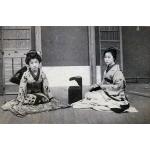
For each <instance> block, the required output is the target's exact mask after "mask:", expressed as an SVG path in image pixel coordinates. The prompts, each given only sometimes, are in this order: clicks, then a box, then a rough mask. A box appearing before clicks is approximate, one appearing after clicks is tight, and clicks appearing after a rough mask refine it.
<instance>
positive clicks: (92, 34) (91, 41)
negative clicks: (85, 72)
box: [88, 26, 96, 84]
mask: <svg viewBox="0 0 150 150" xmlns="http://www.w3.org/2000/svg"><path fill="white" fill-rule="evenodd" d="M88 34H89V61H90V82H91V84H95V83H96V52H95V27H94V26H89V27H88Z"/></svg>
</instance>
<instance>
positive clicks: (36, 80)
mask: <svg viewBox="0 0 150 150" xmlns="http://www.w3.org/2000/svg"><path fill="white" fill-rule="evenodd" d="M65 107H68V105H66V106H65V105H63V104H61V103H60V101H59V100H56V99H55V98H54V97H53V96H52V94H51V91H50V88H49V84H48V80H47V77H46V75H45V73H44V72H43V71H42V70H41V69H39V70H38V73H37V75H34V74H33V72H32V71H31V69H30V68H28V69H27V71H26V72H24V74H23V76H22V78H21V81H20V86H19V92H18V96H17V98H16V99H14V100H11V101H9V102H7V103H6V104H4V105H3V106H2V109H3V110H10V111H11V112H13V113H14V114H16V115H18V116H24V115H26V114H29V113H36V112H42V111H48V110H54V109H58V108H65Z"/></svg>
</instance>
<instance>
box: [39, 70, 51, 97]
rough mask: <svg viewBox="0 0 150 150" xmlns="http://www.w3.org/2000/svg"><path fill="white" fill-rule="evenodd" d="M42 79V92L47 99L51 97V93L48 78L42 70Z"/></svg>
mask: <svg viewBox="0 0 150 150" xmlns="http://www.w3.org/2000/svg"><path fill="white" fill-rule="evenodd" d="M42 80H43V92H44V94H45V95H46V96H47V97H48V98H49V99H51V98H53V95H52V93H51V91H50V87H49V82H48V79H47V77H46V74H45V73H44V72H42Z"/></svg>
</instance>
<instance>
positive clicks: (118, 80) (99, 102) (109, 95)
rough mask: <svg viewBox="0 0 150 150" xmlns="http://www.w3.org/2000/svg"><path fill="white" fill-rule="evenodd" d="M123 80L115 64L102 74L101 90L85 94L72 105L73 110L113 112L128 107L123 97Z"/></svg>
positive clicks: (124, 84)
mask: <svg viewBox="0 0 150 150" xmlns="http://www.w3.org/2000/svg"><path fill="white" fill-rule="evenodd" d="M125 87H126V83H125V78H124V76H123V73H122V72H121V71H120V68H119V65H117V64H115V65H113V66H112V67H110V68H107V69H106V70H105V72H104V76H103V81H102V84H101V89H99V90H96V91H92V92H87V93H86V94H85V98H84V99H83V100H80V101H78V102H76V103H73V104H72V106H73V108H92V109H95V110H99V111H101V110H111V109H112V110H113V109H119V110H120V109H122V108H124V107H126V106H127V107H129V102H128V100H127V98H126V96H125Z"/></svg>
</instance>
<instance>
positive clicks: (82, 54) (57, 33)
mask: <svg viewBox="0 0 150 150" xmlns="http://www.w3.org/2000/svg"><path fill="white" fill-rule="evenodd" d="M41 29H42V30H41V31H42V51H43V54H42V55H43V65H44V66H87V65H89V56H88V55H89V52H88V28H87V27H85V26H82V27H80V26H58V27H57V26H43V27H42V28H41Z"/></svg>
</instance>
